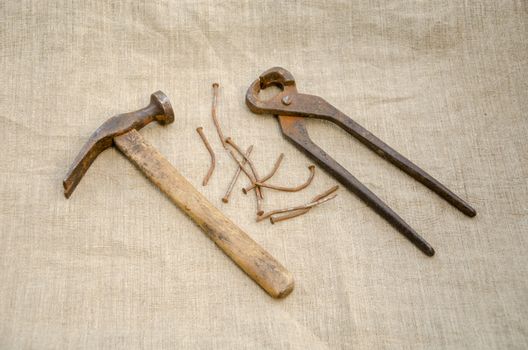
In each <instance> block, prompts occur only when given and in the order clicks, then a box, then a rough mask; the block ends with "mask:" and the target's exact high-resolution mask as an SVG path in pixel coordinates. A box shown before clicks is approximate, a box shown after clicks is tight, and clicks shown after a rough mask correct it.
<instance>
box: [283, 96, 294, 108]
mask: <svg viewBox="0 0 528 350" xmlns="http://www.w3.org/2000/svg"><path fill="white" fill-rule="evenodd" d="M282 103H283V104H285V105H286V106H287V105H289V104H290V103H292V97H291V96H290V95H286V96H284V97H283V98H282Z"/></svg>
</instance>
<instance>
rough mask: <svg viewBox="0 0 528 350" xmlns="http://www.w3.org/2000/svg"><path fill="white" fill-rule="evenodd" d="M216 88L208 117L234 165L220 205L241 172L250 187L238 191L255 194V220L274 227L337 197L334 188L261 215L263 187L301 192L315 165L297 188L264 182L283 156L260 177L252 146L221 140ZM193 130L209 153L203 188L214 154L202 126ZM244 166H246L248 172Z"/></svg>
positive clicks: (208, 176) (310, 180)
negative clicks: (294, 204) (303, 202)
mask: <svg viewBox="0 0 528 350" xmlns="http://www.w3.org/2000/svg"><path fill="white" fill-rule="evenodd" d="M219 88H220V86H219V84H218V83H214V84H213V103H212V107H211V115H212V118H213V122H214V125H215V127H216V131H217V133H218V136H219V137H220V141H221V142H222V146H223V147H224V149H225V150H226V151H227V152H228V154H229V155H230V156H231V158H232V159H233V160H234V161H235V162H236V164H237V170H236V172H235V174H234V176H233V178H232V179H231V182H230V183H229V186H228V189H227V191H226V193H225V195H224V196H223V197H222V201H223V202H224V203H228V202H229V197H230V195H231V192H232V191H233V189H234V187H235V185H236V183H237V181H238V178H239V175H240V173H241V172H243V173H244V174H245V175H246V176H247V178H248V179H249V181H250V185H249V186H247V187H244V188H242V191H243V192H244V194H247V193H249V192H251V191H253V190H254V193H255V198H256V202H257V212H256V214H257V218H256V221H262V220H265V219H268V218H269V220H270V222H271V223H272V224H275V223H276V222H279V221H284V220H288V219H292V218H295V217H297V216H300V215H303V214H306V213H308V212H309V211H310V210H311V209H312V208H313V207H316V206H318V205H320V204H322V203H325V202H327V201H329V200H332V199H334V198H335V197H336V196H337V194H336V193H335V192H336V191H337V189H338V188H339V186H337V185H336V186H333V187H331V188H330V189H328V190H326V191H324V192H323V193H321V194H319V195H317V196H315V197H314V198H312V200H311V201H310V202H308V203H305V204H301V205H296V206H292V207H287V208H283V209H275V210H270V211H268V212H265V211H264V209H263V200H264V196H263V194H262V192H263V188H268V189H273V190H276V191H283V192H298V191H301V190H303V189H305V188H306V187H308V186H309V185H310V184H311V183H312V180H313V178H314V176H315V166H314V165H310V166H309V167H308V170H309V171H310V175H309V176H308V179H307V180H306V181H305V182H304V183H302V184H300V185H298V186H295V187H286V186H278V185H273V184H269V183H267V181H268V180H269V179H271V178H272V177H273V175H275V173H276V172H277V170H278V169H279V167H280V165H281V163H282V160H283V159H284V154H283V153H281V154H280V155H279V157H278V158H277V160H276V161H275V164H274V166H273V169H272V170H271V171H270V172H269V173H268V174H267V175H266V176H263V177H261V176H259V173H258V172H257V169H256V167H255V164H254V163H253V161H252V160H251V158H250V155H251V152H252V151H253V145H251V146H249V147H248V148H247V150H246V152H244V151H243V150H242V148H240V147H239V146H238V145H237V144H236V143H235V141H234V140H233V139H232V138H231V137H224V133H223V132H222V128H221V127H220V123H219V121H218V115H217V105H218V91H219ZM196 131H197V132H198V134H199V135H200V138H201V139H202V141H203V143H204V145H205V147H206V148H207V151H208V152H209V154H210V156H211V165H210V166H209V170H208V171H207V173H206V175H205V177H204V179H203V181H202V185H203V186H206V185H207V183H208V182H209V179H210V178H211V175H212V174H213V171H214V169H215V166H216V155H215V152H214V150H213V148H212V147H211V144H210V143H209V141H208V140H207V137H206V136H205V134H204V132H203V127H201V126H200V127H198V128H196ZM239 158H240V159H239ZM247 166H249V169H248V167H247ZM281 214H282V215H281Z"/></svg>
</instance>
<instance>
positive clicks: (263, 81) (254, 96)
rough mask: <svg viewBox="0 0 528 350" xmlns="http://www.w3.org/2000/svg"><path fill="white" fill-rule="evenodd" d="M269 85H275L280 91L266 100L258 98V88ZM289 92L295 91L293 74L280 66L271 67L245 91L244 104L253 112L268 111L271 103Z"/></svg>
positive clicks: (262, 112) (261, 88)
mask: <svg viewBox="0 0 528 350" xmlns="http://www.w3.org/2000/svg"><path fill="white" fill-rule="evenodd" d="M270 86H276V87H278V88H279V89H281V90H282V92H280V93H279V94H278V95H276V96H274V97H273V98H271V99H270V100H268V101H262V100H260V99H259V97H258V94H259V92H260V90H264V89H266V88H267V87H270ZM291 93H297V88H296V86H295V78H294V77H293V75H292V74H291V73H290V72H289V71H287V70H286V69H284V68H282V67H273V68H270V69H268V70H267V71H265V72H264V73H262V74H261V75H260V77H259V78H258V79H256V80H255V81H254V82H253V83H252V84H251V85H250V87H249V88H248V90H247V93H246V105H247V106H248V108H249V109H250V110H251V111H252V112H253V113H257V114H264V113H269V112H270V106H271V105H274V104H275V105H276V102H277V101H280V100H281V99H282V97H284V96H286V95H288V94H291Z"/></svg>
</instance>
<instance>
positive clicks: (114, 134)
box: [63, 91, 294, 298]
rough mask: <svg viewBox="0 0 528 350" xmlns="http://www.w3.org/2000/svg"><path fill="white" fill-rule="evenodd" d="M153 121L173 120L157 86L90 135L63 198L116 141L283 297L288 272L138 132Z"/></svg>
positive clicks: (68, 177) (227, 249)
mask: <svg viewBox="0 0 528 350" xmlns="http://www.w3.org/2000/svg"><path fill="white" fill-rule="evenodd" d="M154 120H155V121H157V122H158V123H160V124H169V123H172V122H173V121H174V112H173V110H172V106H171V104H170V102H169V99H168V97H167V96H166V95H165V94H164V93H163V92H161V91H157V92H155V93H153V94H152V95H151V97H150V104H149V105H148V106H147V107H145V108H142V109H140V110H137V111H135V112H130V113H124V114H119V115H116V116H114V117H112V118H110V119H108V120H107V121H106V122H104V123H103V125H101V126H100V127H99V128H98V129H97V130H96V131H95V132H94V133H93V134H92V136H90V138H89V139H88V141H87V142H86V143H85V145H84V146H83V148H82V149H81V151H80V152H79V155H78V156H77V158H75V160H74V162H73V164H72V166H71V167H70V169H69V171H68V174H66V178H65V179H64V181H63V185H64V195H65V196H66V198H69V197H70V196H71V194H72V192H73V190H74V189H75V187H76V186H77V184H78V183H79V181H81V178H82V177H83V175H84V174H85V173H86V171H87V170H88V168H89V167H90V165H91V164H92V163H93V161H94V160H95V158H96V157H97V156H98V155H99V153H101V152H102V151H104V150H105V149H107V148H109V147H111V146H116V147H117V149H119V150H120V151H121V152H122V153H123V154H124V155H125V156H127V157H128V158H129V159H130V161H131V162H132V163H133V164H134V165H135V166H136V167H137V168H138V169H139V170H141V171H142V172H143V173H144V174H145V175H146V177H147V178H149V179H150V180H151V181H152V182H153V183H154V184H155V185H156V186H158V187H159V189H160V190H161V191H162V192H163V193H165V194H166V195H167V196H168V197H169V198H170V200H171V201H172V202H174V203H175V204H176V205H177V206H178V207H179V208H180V209H181V210H183V211H184V212H185V214H187V215H188V216H189V217H190V218H191V219H192V220H194V222H195V223H196V224H198V226H200V228H201V229H202V230H203V231H204V232H205V233H206V234H207V235H208V236H209V238H211V239H212V240H213V241H214V242H215V243H216V245H217V246H218V247H220V249H222V250H223V251H224V253H225V254H227V256H229V257H230V258H231V259H232V260H233V261H234V262H235V263H236V264H237V265H238V266H239V267H240V268H241V269H242V270H243V271H244V272H246V273H247V274H248V275H249V277H251V278H252V279H253V280H254V281H255V282H256V283H257V284H258V285H259V286H261V287H262V288H263V289H264V290H265V291H266V292H267V293H268V294H269V295H271V296H272V297H274V298H282V297H285V296H287V295H288V294H290V292H291V291H292V290H293V285H294V283H293V278H292V276H291V274H290V272H288V270H286V269H285V268H284V267H283V266H282V265H281V264H280V263H279V262H278V261H277V260H276V259H275V258H274V257H272V256H271V255H270V254H269V253H268V252H267V251H266V250H264V248H262V247H261V246H260V245H259V244H258V243H257V242H255V241H254V240H253V239H251V237H249V236H248V235H247V234H246V233H245V232H244V231H242V230H241V229H240V228H239V227H237V226H236V225H235V224H234V223H233V222H232V221H231V220H229V219H228V218H227V217H226V216H225V215H223V214H222V212H220V210H218V209H217V208H215V207H214V206H213V205H212V204H211V203H210V202H209V201H208V200H207V199H206V198H205V197H204V196H203V195H202V194H201V193H200V192H198V190H196V189H195V188H194V187H193V186H192V184H191V183H190V182H189V181H187V180H186V179H185V178H184V177H183V176H182V175H181V174H180V173H179V172H178V171H177V170H176V169H175V168H174V167H173V166H172V165H171V164H170V163H169V161H168V160H167V159H165V157H163V155H161V153H159V152H158V151H157V150H156V149H155V148H154V147H152V146H151V145H150V144H148V143H147V142H146V141H145V140H144V139H143V137H142V136H141V135H140V134H139V133H138V132H137V130H139V129H141V128H142V127H144V126H145V125H147V124H148V123H150V122H152V121H154Z"/></svg>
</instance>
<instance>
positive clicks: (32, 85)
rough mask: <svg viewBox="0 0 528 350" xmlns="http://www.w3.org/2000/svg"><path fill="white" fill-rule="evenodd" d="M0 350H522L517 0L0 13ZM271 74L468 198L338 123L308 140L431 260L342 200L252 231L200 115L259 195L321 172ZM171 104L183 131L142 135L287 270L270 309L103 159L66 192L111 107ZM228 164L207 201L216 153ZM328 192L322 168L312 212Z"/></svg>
mask: <svg viewBox="0 0 528 350" xmlns="http://www.w3.org/2000/svg"><path fill="white" fill-rule="evenodd" d="M0 14H1V17H0V39H1V40H0V48H1V51H0V57H1V61H0V63H1V64H0V72H1V77H2V84H1V87H0V118H1V125H2V126H1V128H0V140H1V145H2V152H1V153H0V175H1V176H0V223H1V225H0V228H1V229H0V348H2V349H76V348H86V349H110V348H115V349H133V348H145V349H176V348H203V349H207V348H210V349H213V348H214V349H220V348H226V349H234V348H247V349H255V348H257V349H258V348H260V349H263V348H266V349H281V348H284V349H308V348H309V349H350V348H364V349H384V348H390V349H400V348H401V349H411V348H412V349H424V348H448V349H460V348H473V349H487V348H490V349H504V348H510V349H515V348H518V349H521V348H526V347H528V327H527V321H526V315H527V314H528V267H527V266H528V259H527V258H526V249H527V248H528V243H527V238H526V237H527V235H526V234H527V232H528V219H527V218H528V207H527V203H528V186H527V185H528V180H527V179H528V146H527V142H526V141H527V137H528V121H527V115H526V111H527V110H528V85H527V84H528V83H527V82H528V74H527V73H528V71H527V61H528V47H527V43H528V36H527V34H528V14H527V3H526V2H525V1H496V0H489V1H430V2H428V1H426V2H423V1H390V2H385V1H375V0H369V1H342V2H335V1H305V2H296V1H287V2H279V1H276V2H275V1H255V2H253V1H222V2H214V1H211V2H208V1H197V2H192V1H164V2H158V1H149V2H136V1H130V2H105V1H76V0H74V1H57V2H47V1H2V2H1V4H0ZM273 66H282V67H284V68H286V69H288V70H290V71H291V72H292V74H293V75H294V76H295V78H296V81H297V85H298V89H299V91H301V92H304V93H310V94H314V95H319V96H322V97H324V98H325V99H326V100H327V101H329V102H330V103H331V104H333V105H334V106H336V107H337V108H339V109H340V110H341V111H343V112H345V113H346V114H348V115H349V116H351V117H352V118H354V119H355V120H356V121H357V122H359V123H360V124H362V125H363V126H365V127H366V128H367V129H369V130H370V131H371V132H373V133H374V134H375V135H377V136H379V137H380V138H381V139H383V140H384V141H386V142H387V143H388V144H389V145H391V146H393V147H394V148H395V149H396V150H398V151H400V152H401V153H402V154H404V155H406V156H408V157H409V158H410V159H411V160H413V161H414V162H415V163H416V164H418V165H419V166H421V167H422V168H423V169H425V170H427V171H428V172H430V173H431V174H432V175H433V176H434V177H436V178H438V179H439V180H440V181H441V182H443V183H444V184H445V185H446V186H447V187H449V188H450V189H452V190H453V191H454V192H455V193H457V194H459V195H460V196H461V197H462V198H464V199H466V200H467V201H468V202H469V203H471V204H472V205H473V206H474V207H475V208H476V210H477V211H478V216H477V217H475V218H468V217H465V216H464V215H463V214H461V213H460V212H458V211H457V210H456V209H454V208H453V207H451V206H450V205H449V204H447V203H446V202H445V201H443V200H442V199H440V198H439V197H438V196H436V195H435V194H434V193H433V192H431V191H430V190H428V189H426V188H425V187H424V186H422V185H420V184H419V183H417V182H416V181H414V180H413V179H411V178H410V177H408V176H407V175H405V174H404V173H403V172H401V171H399V170H398V169H397V168H395V167H394V166H392V165H390V164H389V163H387V162H385V161H383V160H382V159H381V158H379V157H377V156H376V155H375V154H374V153H373V152H371V151H369V150H368V149H367V148H366V147H364V146H363V145H361V144H360V143H359V142H358V141H356V140H355V139H353V138H352V137H349V136H348V135H347V134H346V133H345V132H344V131H342V130H340V129H339V128H337V127H336V126H334V125H332V124H330V123H327V122H323V121H316V120H308V121H307V123H308V128H309V131H310V134H311V136H312V137H313V139H314V140H315V141H316V142H317V143H318V144H319V145H321V146H322V147H323V148H324V149H325V150H327V152H328V153H329V154H330V155H332V156H333V157H335V159H337V160H338V161H339V162H340V163H341V164H343V165H344V166H345V167H346V168H348V169H350V171H351V173H352V174H354V175H355V176H357V177H358V178H359V179H360V180H361V181H363V182H364V183H365V184H366V185H367V186H368V187H369V188H370V189H371V190H373V191H374V192H375V193H376V194H378V195H379V196H380V197H381V198H382V199H383V200H385V201H386V202H387V203H388V204H389V205H390V206H391V207H392V208H393V209H394V210H395V211H396V212H397V213H399V214H400V215H401V216H402V217H403V218H404V219H405V220H406V221H407V222H409V223H410V224H411V226H413V227H414V228H416V229H417V231H418V232H420V233H421V234H423V236H424V237H425V238H426V239H427V240H428V241H429V242H430V243H431V244H432V245H433V246H434V247H435V249H436V251H437V255H436V256H435V257H433V258H428V257H426V256H424V255H423V254H422V253H421V252H420V251H418V250H417V249H416V248H415V247H414V246H413V245H412V244H410V243H409V242H408V241H407V240H406V239H405V238H404V237H403V236H402V235H400V234H399V233H398V232H397V231H396V230H395V229H393V228H392V227H391V226H390V225H389V224H387V223H386V222H385V221H384V220H383V219H382V218H380V217H379V216H378V215H377V214H375V213H374V212H373V211H372V210H371V209H369V208H368V207H367V206H366V205H365V204H364V203H363V202H361V201H360V200H359V199H358V198H357V197H356V196H354V195H353V194H352V193H351V192H349V191H347V190H346V189H344V188H341V189H340V190H339V192H338V194H339V195H338V197H337V198H336V199H335V200H333V201H331V202H328V203H326V204H324V205H322V206H320V207H318V208H316V209H314V210H312V211H311V212H310V213H309V214H308V215H305V216H302V217H299V218H297V219H294V220H291V221H286V222H281V223H278V224H276V225H271V224H270V223H269V222H267V221H265V222H261V223H256V222H255V215H254V212H255V203H254V198H253V197H252V196H244V195H243V194H242V193H241V191H240V187H241V186H242V185H246V184H247V181H246V179H243V180H244V181H241V182H239V184H238V186H237V189H236V191H235V192H234V193H233V195H232V198H231V201H230V203H229V204H223V203H222V202H221V200H220V198H221V197H222V195H223V194H224V191H225V190H226V188H227V185H228V183H229V181H230V179H231V176H232V174H233V172H234V170H235V165H234V163H233V161H232V160H231V159H230V158H229V157H228V156H227V154H226V153H225V152H224V151H223V150H222V147H221V145H220V142H219V139H218V137H217V135H216V132H215V129H214V126H213V123H212V119H211V116H210V108H211V99H212V90H211V84H212V83H213V82H219V83H220V86H221V91H220V100H219V118H220V120H221V124H222V126H223V130H224V132H225V134H226V135H230V136H232V137H233V138H234V139H235V140H236V141H237V142H238V143H239V144H240V145H242V146H243V147H244V148H246V147H248V146H249V145H250V144H254V146H255V149H254V151H253V154H254V156H253V158H254V160H255V162H256V164H257V166H258V168H259V169H260V171H261V172H262V173H266V172H267V171H268V169H271V167H272V165H273V163H274V161H275V159H276V157H277V156H278V155H279V154H280V153H281V152H284V153H285V160H284V162H283V165H282V167H281V168H280V170H279V171H278V173H277V175H276V176H275V177H274V178H273V181H272V182H273V183H276V184H283V185H296V184H299V183H300V182H302V181H304V179H305V178H306V177H307V176H308V170H307V169H306V167H307V166H308V165H309V164H311V163H312V162H311V161H310V160H309V159H308V158H307V157H305V156H304V155H303V154H301V153H300V152H299V151H298V150H297V149H296V148H294V147H293V146H292V145H291V144H289V143H288V142H287V141H286V140H285V139H284V138H283V137H282V135H281V133H280V130H279V128H278V125H277V123H276V121H275V120H274V118H273V117H272V116H270V115H256V114H253V113H251V112H250V111H249V110H248V109H247V107H246V106H245V102H244V95H245V92H246V89H247V87H248V86H249V84H250V83H251V82H252V81H253V80H254V79H256V78H257V77H258V75H259V74H260V73H262V72H263V71H264V70H266V69H268V68H270V67H273ZM158 89H160V90H162V91H164V92H165V93H166V94H167V95H168V96H169V98H170V100H171V101H172V105H173V106H174V110H175V115H176V120H175V122H174V123H173V124H171V125H168V126H166V127H162V126H159V125H154V124H153V125H149V126H148V127H146V128H145V129H144V130H142V131H141V133H142V134H143V136H144V137H145V138H146V139H147V140H148V141H149V142H150V143H152V144H153V145H154V146H156V147H157V148H158V149H159V150H160V151H161V152H162V153H163V154H164V155H165V156H166V157H167V158H168V159H169V160H170V162H171V163H172V164H174V166H175V167H176V168H177V169H179V171H180V172H181V173H182V174H183V175H184V176H185V177H186V178H187V179H189V180H190V181H191V182H192V183H193V184H194V185H195V186H196V187H197V188H198V189H199V191H200V192H202V193H203V194H204V195H205V196H206V197H207V198H208V199H209V200H211V201H212V203H214V204H215V205H216V206H217V207H219V208H220V209H221V210H222V211H223V212H224V213H225V214H226V215H227V216H228V217H229V218H231V219H232V220H233V221H235V222H236V223H237V224H238V225H239V226H240V227H242V228H243V229H244V230H245V231H247V232H248V233H249V234H250V235H251V236H252V237H253V238H254V239H255V240H256V241H257V242H259V243H260V244H262V245H263V246H264V247H265V248H266V249H267V250H269V252H270V253H272V254H273V255H274V256H275V257H276V258H277V259H278V260H279V261H281V262H282V263H283V264H284V265H285V266H286V267H287V268H288V269H289V270H290V271H291V272H292V274H293V275H294V277H295V280H296V288H295V290H294V292H293V293H292V294H291V295H290V296H289V297H287V298H286V299H284V300H273V299H272V298H270V297H269V296H268V295H266V294H265V293H264V292H263V291H262V290H261V289H260V288H259V287H258V286H257V285H256V284H255V283H253V282H252V281H251V280H250V279H249V278H248V277H247V276H246V275H245V274H244V273H243V272H242V271H241V270H239V269H238V268H237V267H236V265H235V264H233V263H232V262H231V261H230V260H229V259H228V258H227V257H226V256H225V255H224V254H223V253H222V252H221V251H220V250H219V249H218V248H217V247H216V246H215V245H214V244H213V243H212V242H211V241H210V240H209V239H208V238H207V237H206V236H205V235H204V234H203V233H202V232H201V231H200V230H199V228H198V227H197V226H196V225H195V224H194V223H193V222H191V221H190V220H189V219H188V218H187V217H185V216H184V214H182V212H181V211H180V210H179V209H177V208H176V207H175V206H174V205H173V204H172V203H171V202H169V200H167V198H166V197H165V196H164V195H163V194H162V193H161V192H160V191H159V190H157V188H156V187H154V186H153V185H152V184H151V183H150V182H148V180H147V179H146V178H144V177H143V176H142V175H141V173H140V172H139V171H138V170H136V169H135V168H134V167H133V166H132V164H131V163H130V162H128V161H127V159H125V158H124V157H123V156H121V155H120V154H119V153H118V151H116V150H115V149H110V150H107V151H105V152H104V153H103V154H101V155H100V156H99V157H98V158H97V160H96V161H95V163H94V164H93V165H92V166H91V168H90V169H89V171H88V173H87V174H86V176H85V177H84V178H83V180H82V181H81V183H80V185H79V186H78V188H77V189H76V191H75V192H74V193H73V195H72V197H71V198H70V199H69V200H66V199H65V198H64V196H63V194H62V184H61V182H62V179H63V177H64V175H65V173H66V170H67V169H68V167H69V166H70V164H71V163H72V161H73V159H74V157H75V156H76V154H77V152H78V151H79V150H80V148H81V146H82V145H83V143H84V142H85V141H86V140H87V139H88V137H89V135H90V134H91V133H92V132H93V131H94V130H95V129H96V128H97V127H98V126H99V125H101V123H102V122H104V121H105V120H106V119H107V118H109V117H110V116H112V115H114V114H117V113H122V112H128V111H132V110H135V109H138V108H141V107H143V106H145V105H146V104H147V103H148V100H149V95H150V94H151V93H152V92H154V91H156V90H158ZM198 126H203V127H204V130H205V133H206V135H207V136H208V138H209V140H210V141H211V143H212V145H213V148H214V149H215V151H216V153H217V157H218V165H217V169H216V171H215V173H214V174H213V177H212V179H211V181H210V184H209V185H208V186H207V187H202V186H201V181H202V178H203V175H204V174H205V173H206V171H207V168H208V166H209V155H208V153H207V151H206V150H205V148H204V146H203V144H202V141H201V140H200V138H199V137H198V135H197V133H196V131H195V129H196V127H198ZM334 184H336V181H335V180H334V179H333V178H331V177H330V176H329V175H327V174H326V173H325V172H323V171H322V170H320V168H317V174H316V177H315V180H314V182H313V183H312V185H311V186H310V187H308V188H307V189H306V190H304V191H302V192H299V193H295V194H289V193H280V192H273V191H266V192H265V195H266V202H265V208H267V209H273V208H277V207H283V206H287V205H292V204H297V203H302V202H304V201H306V200H308V199H309V198H311V197H313V196H314V195H315V194H317V193H320V192H322V191H324V190H325V189H327V188H328V187H330V186H332V185H334Z"/></svg>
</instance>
